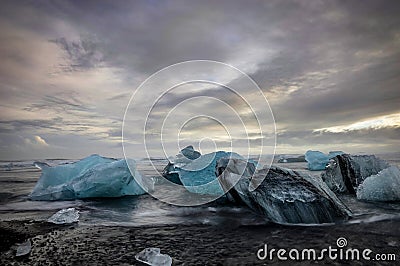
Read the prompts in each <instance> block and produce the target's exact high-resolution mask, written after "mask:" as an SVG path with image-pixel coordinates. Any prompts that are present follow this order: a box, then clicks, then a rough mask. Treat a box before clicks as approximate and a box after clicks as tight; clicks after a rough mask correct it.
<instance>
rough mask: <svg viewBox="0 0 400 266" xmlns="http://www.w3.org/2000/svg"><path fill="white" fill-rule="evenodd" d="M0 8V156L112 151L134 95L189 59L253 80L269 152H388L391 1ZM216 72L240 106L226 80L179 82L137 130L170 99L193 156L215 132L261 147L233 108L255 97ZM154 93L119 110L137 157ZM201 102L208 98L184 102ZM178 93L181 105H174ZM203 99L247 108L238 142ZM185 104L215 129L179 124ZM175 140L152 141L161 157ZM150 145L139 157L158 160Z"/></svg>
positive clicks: (118, 152)
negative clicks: (263, 103) (236, 90)
mask: <svg viewBox="0 0 400 266" xmlns="http://www.w3.org/2000/svg"><path fill="white" fill-rule="evenodd" d="M0 14H1V15H0V32H1V34H0V56H1V62H0V147H1V148H0V160H11V159H40V158H82V157H84V156H87V155H90V154H93V153H97V154H101V155H104V156H112V157H123V150H122V144H121V134H122V123H123V118H124V113H125V110H126V108H127V105H128V103H129V101H130V99H131V96H132V94H133V93H134V92H135V91H137V90H138V88H139V86H140V85H141V84H142V82H144V81H145V80H146V79H147V78H148V77H149V76H151V75H152V74H154V73H156V72H157V71H159V70H161V69H163V68H165V67H168V66H170V65H173V64H177V63H180V62H184V61H188V60H212V61H218V62H222V63H224V64H229V65H232V66H234V67H235V68H237V69H239V70H241V71H243V72H244V73H246V74H247V75H248V76H249V77H250V78H252V79H253V80H254V81H255V82H256V83H257V85H258V86H259V89H260V90H261V93H262V95H263V96H264V97H265V98H266V99H267V100H268V103H269V106H270V108H271V110H272V113H273V117H274V119H275V125H276V132H275V133H276V152H277V153H304V152H305V151H307V150H309V149H314V150H322V151H325V152H327V151H330V150H343V151H345V152H349V153H389V152H398V151H399V148H400V141H399V136H400V104H399V103H400V87H399V84H400V16H399V15H398V14H400V3H399V2H398V1H387V0H380V1H369V0H366V1H318V0H316V1H306V0H303V1H299V0H293V1H282V0H279V1H278V0H277V1H273V0H271V1H155V0H148V1H1V2H0ZM214 74H215V75H219V76H220V77H222V79H223V80H225V81H226V84H225V85H227V86H229V85H232V84H235V86H239V87H240V89H241V94H240V96H241V97H243V98H241V99H242V100H241V99H239V98H238V97H237V96H235V95H233V93H232V91H229V89H227V88H226V87H224V86H211V85H210V86H207V85H203V84H198V83H194V84H189V85H183V86H180V87H178V88H177V89H174V90H173V91H171V92H170V93H167V94H165V95H164V97H163V98H162V99H161V100H160V102H159V103H158V105H157V106H156V108H155V109H154V113H153V114H152V120H151V121H150V122H152V121H153V122H154V123H149V126H150V127H157V126H158V127H160V126H161V121H164V119H165V117H167V114H169V113H170V111H171V110H172V109H174V107H176V106H179V108H180V109H177V110H178V111H176V112H175V113H171V116H169V119H172V121H180V122H182V123H183V124H181V125H175V124H173V123H172V122H171V123H170V122H168V123H166V124H167V125H169V127H170V129H171V132H172V131H173V130H172V129H174V127H176V128H175V129H177V128H178V127H179V128H180V129H182V132H181V133H182V136H180V137H182V138H184V139H185V141H186V142H185V143H188V142H190V140H193V142H194V143H193V144H194V146H195V147H198V142H199V141H200V140H202V144H200V149H201V147H202V145H203V150H202V151H203V152H205V151H207V149H211V148H210V147H213V145H217V147H218V148H225V146H226V145H228V144H227V139H226V138H225V137H226V131H225V129H224V127H227V128H229V129H230V130H231V132H233V134H231V137H232V138H234V139H235V140H237V142H236V143H237V145H239V146H238V147H237V150H235V151H238V152H244V146H245V145H244V144H243V143H245V142H246V141H247V140H251V139H252V137H251V136H253V135H254V136H256V137H255V138H254V139H256V140H260V139H265V140H266V141H267V142H268V143H269V144H271V141H272V138H271V136H270V134H272V132H267V133H266V134H265V135H261V137H260V136H258V137H257V133H259V132H257V128H256V125H257V124H255V121H254V116H252V115H251V114H249V113H248V112H247V111H248V108H247V107H246V106H245V104H243V99H246V101H248V102H249V103H250V104H252V103H254V102H256V101H257V99H260V97H256V96H255V94H254V90H253V89H252V88H250V87H247V86H246V85H244V84H239V83H238V82H236V81H237V77H235V76H230V75H228V74H227V73H226V72H224V71H222V72H216V73H214ZM170 81H173V79H171V80H170ZM235 82H236V83H235ZM164 90H167V88H164ZM153 92H154V91H152V90H151V89H148V90H147V92H146V93H142V94H140V95H139V96H140V97H139V96H138V98H136V99H135V102H137V103H139V104H137V106H134V107H135V112H133V113H132V114H129V118H130V122H129V129H126V135H129V137H130V139H129V140H130V143H131V144H132V147H131V148H130V149H131V150H132V153H131V156H133V157H137V158H141V157H145V156H146V154H147V153H146V151H145V150H144V149H143V146H142V145H141V144H140V143H141V142H142V140H143V134H144V128H143V125H142V124H141V123H142V122H143V118H144V117H146V114H147V112H148V110H146V109H145V107H144V105H145V104H140V103H146V102H152V101H153V100H154V99H153V98H152V97H155V94H154V93H153ZM201 96H203V97H204V96H207V97H211V98H212V99H211V100H206V99H205V98H195V99H194V100H193V97H201ZM261 98H262V97H261ZM185 99H189V100H190V99H192V102H190V101H189V103H190V104H186V105H185V104H180V103H181V102H182V101H183V100H185ZM215 99H222V100H224V102H225V103H228V104H229V105H231V106H233V108H234V109H235V110H236V111H237V112H238V113H240V114H241V115H244V116H246V114H247V116H246V118H245V120H246V122H248V124H249V125H250V127H249V128H250V131H249V132H250V135H249V136H250V137H247V138H246V137H245V136H244V135H243V134H239V132H240V133H243V132H242V131H240V129H239V127H238V125H239V123H238V122H237V121H236V120H235V115H234V112H233V111H229V109H226V108H228V107H226V106H225V105H224V103H221V102H218V101H217V100H215ZM141 108H142V109H141ZM224 108H225V109H224ZM246 108H247V109H246ZM206 110H207V111H206ZM246 110H247V111H246ZM194 111H196V114H201V113H202V112H204V114H207V115H209V114H210V113H212V112H210V111H214V113H215V115H216V116H218V119H219V120H218V121H220V122H222V123H218V121H216V120H213V119H210V117H208V118H207V117H206V116H203V117H197V118H196V119H194V120H193V121H189V122H187V123H186V124H185V123H184V121H185V120H183V118H185V117H187V115H188V114H192V113H195V112H194ZM263 111H265V112H267V111H269V109H268V110H267V108H265V109H263V110H256V112H263ZM260 122H261V123H262V124H267V122H266V121H260ZM269 122H270V121H269ZM269 122H268V123H269ZM153 129H154V128H153ZM269 129H271V127H270V128H269ZM124 130H125V129H124ZM128 131H129V132H128ZM150 131H151V130H150ZM174 132H175V131H174ZM124 134H125V132H124ZM174 134H176V133H174ZM251 134H253V135H251ZM176 138H177V137H176V135H169V136H166V137H165V138H164V139H163V141H164V142H165V143H163V145H164V144H165V145H166V146H168V147H171V149H172V151H171V152H172V153H174V152H176V151H175V150H176V149H175V150H174V149H173V148H174V147H176V145H175V143H176ZM151 140H152V141H153V142H152V143H151V144H149V146H150V147H149V150H151V151H152V152H151V154H152V155H157V156H163V152H162V151H160V149H159V145H155V144H156V143H155V142H157V138H151ZM135 141H136V142H135ZM135 143H136V144H135ZM153 144H154V145H153ZM242 144H243V145H242ZM269 144H268V145H269ZM135 145H137V146H135ZM254 145H261V144H260V143H258V144H257V143H254ZM263 145H264V144H263ZM234 148H235V147H234Z"/></svg>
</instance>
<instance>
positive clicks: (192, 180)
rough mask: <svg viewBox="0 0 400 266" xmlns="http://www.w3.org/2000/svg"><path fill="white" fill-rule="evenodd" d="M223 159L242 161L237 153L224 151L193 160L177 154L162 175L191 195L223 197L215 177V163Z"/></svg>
mask: <svg viewBox="0 0 400 266" xmlns="http://www.w3.org/2000/svg"><path fill="white" fill-rule="evenodd" d="M223 157H226V158H237V159H244V158H243V157H242V156H240V155H239V154H237V153H234V152H224V151H217V152H212V153H208V154H204V155H201V156H200V157H198V158H196V159H194V160H190V159H188V158H186V157H183V156H182V155H181V154H178V155H177V157H176V158H175V159H173V160H172V161H170V163H169V164H168V165H167V167H166V168H165V169H164V173H163V175H164V176H165V177H166V178H167V179H169V180H170V181H172V180H174V181H175V182H174V183H178V182H179V183H180V184H182V185H183V186H184V187H185V188H186V189H187V190H189V191H190V192H192V193H198V194H206V195H223V194H224V191H223V190H222V188H221V186H220V184H219V182H218V179H217V177H216V175H215V167H216V165H217V161H218V160H219V159H221V158H223ZM179 183H178V184H179Z"/></svg>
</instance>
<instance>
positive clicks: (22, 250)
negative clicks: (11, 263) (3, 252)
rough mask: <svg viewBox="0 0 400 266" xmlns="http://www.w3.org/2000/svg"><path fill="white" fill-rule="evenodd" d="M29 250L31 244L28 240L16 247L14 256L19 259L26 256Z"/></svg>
mask: <svg viewBox="0 0 400 266" xmlns="http://www.w3.org/2000/svg"><path fill="white" fill-rule="evenodd" d="M31 249H32V243H31V240H30V239H28V240H27V241H25V242H24V243H22V244H19V245H18V246H17V252H16V253H15V256H17V257H20V256H25V255H28V254H29V253H30V252H31Z"/></svg>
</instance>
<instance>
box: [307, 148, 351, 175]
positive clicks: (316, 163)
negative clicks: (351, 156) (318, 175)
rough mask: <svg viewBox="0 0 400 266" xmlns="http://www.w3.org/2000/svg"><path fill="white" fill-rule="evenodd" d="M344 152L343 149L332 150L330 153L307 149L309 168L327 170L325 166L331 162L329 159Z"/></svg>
mask: <svg viewBox="0 0 400 266" xmlns="http://www.w3.org/2000/svg"><path fill="white" fill-rule="evenodd" d="M340 154H343V152H342V151H330V152H329V154H325V153H323V152H320V151H311V150H310V151H307V152H306V154H305V160H306V161H307V162H308V170H311V171H319V170H325V167H326V166H327V164H328V163H329V159H331V158H333V157H335V156H336V155H340Z"/></svg>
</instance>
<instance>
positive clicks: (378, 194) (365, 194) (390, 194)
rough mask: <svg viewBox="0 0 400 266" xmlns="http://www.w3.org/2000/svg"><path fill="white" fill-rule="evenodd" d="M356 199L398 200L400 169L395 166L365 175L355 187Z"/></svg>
mask: <svg viewBox="0 0 400 266" xmlns="http://www.w3.org/2000/svg"><path fill="white" fill-rule="evenodd" d="M357 199H359V200H366V201H398V200H400V170H399V168H398V167H396V166H391V167H388V168H386V169H383V170H382V171H380V172H379V173H378V174H376V175H371V176H369V177H367V178H366V179H365V180H364V182H362V183H361V184H360V185H359V186H358V188H357Z"/></svg>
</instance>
